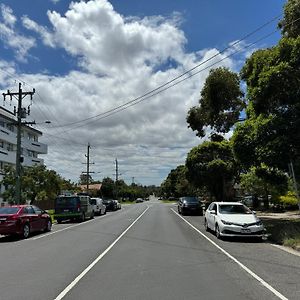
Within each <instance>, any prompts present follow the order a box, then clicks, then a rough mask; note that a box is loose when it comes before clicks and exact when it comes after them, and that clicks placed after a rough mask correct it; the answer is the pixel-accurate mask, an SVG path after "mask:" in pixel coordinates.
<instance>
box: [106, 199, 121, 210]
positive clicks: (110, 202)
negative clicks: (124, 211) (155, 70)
mask: <svg viewBox="0 0 300 300" xmlns="http://www.w3.org/2000/svg"><path fill="white" fill-rule="evenodd" d="M103 203H104V205H105V206H106V211H115V210H117V209H118V206H117V203H116V202H115V201H114V200H113V199H104V200H103Z"/></svg>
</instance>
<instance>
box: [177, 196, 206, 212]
mask: <svg viewBox="0 0 300 300" xmlns="http://www.w3.org/2000/svg"><path fill="white" fill-rule="evenodd" d="M178 213H179V214H182V215H184V214H188V213H190V214H191V213H193V214H197V215H199V216H203V208H202V205H201V203H200V201H199V199H198V198H197V197H181V198H179V201H178Z"/></svg>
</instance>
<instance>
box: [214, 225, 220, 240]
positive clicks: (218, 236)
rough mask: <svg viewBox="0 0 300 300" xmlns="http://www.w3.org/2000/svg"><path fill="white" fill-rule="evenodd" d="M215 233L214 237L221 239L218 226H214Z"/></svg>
mask: <svg viewBox="0 0 300 300" xmlns="http://www.w3.org/2000/svg"><path fill="white" fill-rule="evenodd" d="M215 232H216V237H217V238H218V239H221V234H220V228H219V225H218V224H216V229H215Z"/></svg>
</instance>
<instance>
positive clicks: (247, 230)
mask: <svg viewBox="0 0 300 300" xmlns="http://www.w3.org/2000/svg"><path fill="white" fill-rule="evenodd" d="M241 232H242V233H250V232H251V230H250V229H248V228H242V230H241Z"/></svg>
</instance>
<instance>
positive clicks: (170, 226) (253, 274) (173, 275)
mask: <svg viewBox="0 0 300 300" xmlns="http://www.w3.org/2000/svg"><path fill="white" fill-rule="evenodd" d="M0 299H1V300H2V299H3V300H4V299H5V300H9V299H13V300H16V299H28V300H35V299H37V300H41V299H42V300H48V299H49V300H58V299H70V300H77V299H130V300H133V299H143V300H146V299H172V300H174V299H205V300H207V299H208V300H209V299H231V300H234V299H239V300H241V299H260V300H262V299H268V300H269V299H297V300H298V299H300V256H296V255H293V254H290V253H287V252H285V251H282V250H281V249H278V248H276V247H274V246H272V245H271V244H269V243H268V242H267V241H265V242H262V243H259V242H255V241H251V240H225V241H222V240H221V241H219V240H217V239H216V237H215V236H214V235H213V234H212V233H207V232H205V231H204V226H203V217H200V216H185V217H183V218H182V217H181V216H179V215H178V214H177V213H176V206H175V205H172V204H161V203H159V202H158V201H155V200H153V201H148V202H145V203H140V204H134V205H127V206H125V205H124V206H123V207H122V209H121V210H120V211H117V212H109V213H107V214H106V215H105V216H100V217H96V218H95V219H93V220H91V221H87V222H84V223H64V224H59V225H54V226H53V230H52V232H50V233H48V234H37V235H34V236H31V237H30V238H29V239H27V240H18V239H12V238H9V237H1V238H0Z"/></svg>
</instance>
